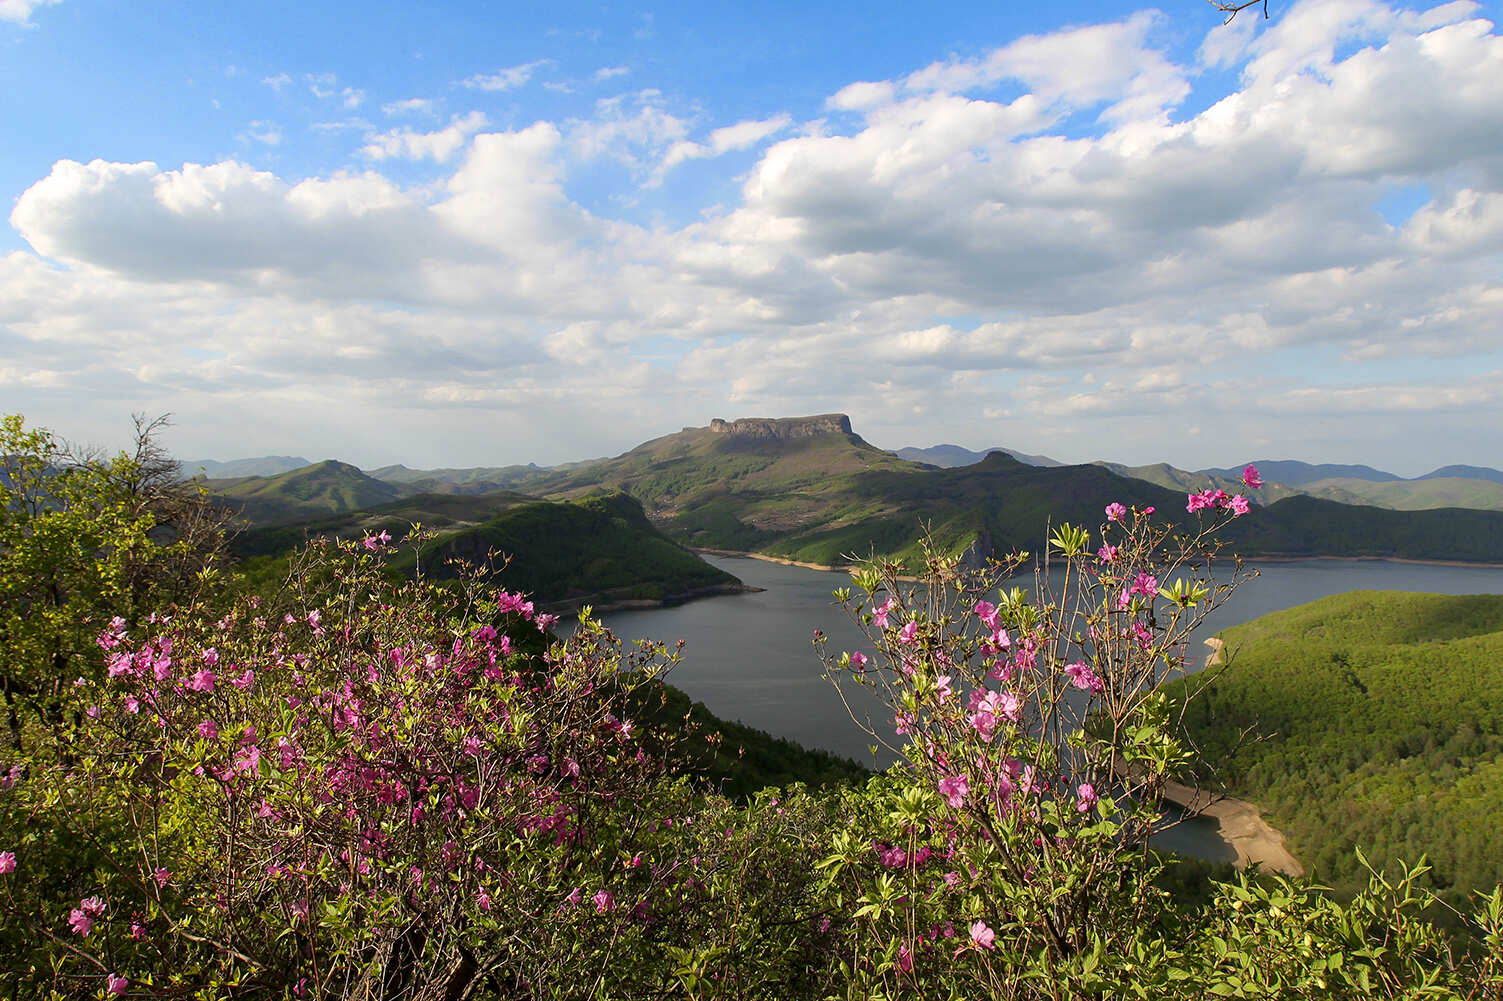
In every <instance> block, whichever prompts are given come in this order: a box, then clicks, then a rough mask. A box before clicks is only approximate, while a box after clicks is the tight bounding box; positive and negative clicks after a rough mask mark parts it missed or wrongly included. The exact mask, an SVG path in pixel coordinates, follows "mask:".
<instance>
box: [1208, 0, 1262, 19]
mask: <svg viewBox="0 0 1503 1001" xmlns="http://www.w3.org/2000/svg"><path fill="white" fill-rule="evenodd" d="M1210 3H1211V6H1212V7H1215V8H1216V9H1217V10H1219V11H1221V12H1222V13H1223V14H1225V15H1226V20H1225V21H1223V22H1221V23H1222V24H1231V23H1232V19H1233V18H1235V17H1236V16H1237V15H1238V14H1240V13H1242V12H1243V11H1244V10H1246V9H1247V8H1249V7H1256V6H1258V5H1259V4H1262V5H1263V20H1265V21H1266V20H1268V0H1246V2H1245V3H1227V2H1226V0H1210Z"/></svg>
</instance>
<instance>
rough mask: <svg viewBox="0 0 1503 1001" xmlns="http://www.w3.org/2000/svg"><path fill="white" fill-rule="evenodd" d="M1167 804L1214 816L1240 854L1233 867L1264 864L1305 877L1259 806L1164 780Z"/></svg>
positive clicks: (1220, 831) (1189, 812) (1218, 828)
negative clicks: (1264, 817)
mask: <svg viewBox="0 0 1503 1001" xmlns="http://www.w3.org/2000/svg"><path fill="white" fill-rule="evenodd" d="M1162 795H1163V797H1164V801H1165V802H1168V803H1173V804H1174V805H1175V806H1177V807H1179V808H1180V809H1181V810H1183V811H1184V812H1185V813H1186V815H1188V816H1198V817H1210V818H1212V819H1213V820H1215V821H1216V832H1217V833H1218V834H1220V835H1221V838H1222V840H1224V841H1225V842H1226V843H1227V844H1229V845H1231V846H1232V850H1233V851H1235V852H1236V853H1237V861H1236V862H1234V863H1233V864H1234V865H1235V866H1236V867H1237V868H1238V869H1246V868H1248V867H1249V866H1252V865H1261V866H1262V867H1263V868H1264V869H1265V870H1267V871H1270V872H1282V873H1284V874H1285V875H1288V876H1296V877H1297V876H1303V875H1304V874H1305V867H1304V866H1302V865H1300V862H1299V859H1297V858H1295V857H1294V855H1293V854H1291V853H1290V851H1289V849H1288V848H1287V847H1286V846H1285V845H1284V835H1283V834H1282V833H1281V832H1280V831H1279V830H1278V829H1277V828H1275V827H1273V826H1272V825H1270V824H1269V823H1268V821H1266V820H1264V819H1263V812H1262V811H1261V810H1259V809H1258V808H1257V806H1256V805H1254V804H1252V803H1249V802H1248V801H1247V800H1245V799H1236V798H1234V797H1232V796H1217V795H1215V794H1214V793H1211V792H1208V791H1206V790H1204V789H1198V788H1192V787H1190V786H1187V785H1184V784H1182V783H1179V782H1171V781H1169V780H1167V779H1166V780H1164V788H1163V792H1162Z"/></svg>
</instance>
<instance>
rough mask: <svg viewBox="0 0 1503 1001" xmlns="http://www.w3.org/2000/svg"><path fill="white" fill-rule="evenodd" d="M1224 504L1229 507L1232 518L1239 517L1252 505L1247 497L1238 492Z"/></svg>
mask: <svg viewBox="0 0 1503 1001" xmlns="http://www.w3.org/2000/svg"><path fill="white" fill-rule="evenodd" d="M1226 506H1227V507H1229V508H1231V510H1232V517H1234V518H1240V517H1242V516H1243V515H1244V514H1246V513H1247V512H1248V511H1251V510H1252V505H1250V504H1248V502H1247V498H1246V497H1243V496H1242V495H1241V494H1238V495H1237V496H1235V497H1233V498H1232V499H1231V500H1229V501H1227V503H1226Z"/></svg>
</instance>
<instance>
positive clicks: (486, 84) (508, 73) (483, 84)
mask: <svg viewBox="0 0 1503 1001" xmlns="http://www.w3.org/2000/svg"><path fill="white" fill-rule="evenodd" d="M546 65H548V60H546V59H535V60H533V61H532V62H530V63H521V64H520V65H517V66H508V67H506V68H505V69H500V70H497V71H496V72H494V73H476V74H474V75H473V76H470V77H466V78H465V81H464V85H465V86H466V87H468V88H470V89H471V90H516V89H517V88H518V87H522V86H525V85H526V84H527V81H529V80H531V79H532V75H533V74H534V73H536V72H537V70H538V68H539V67H541V66H546Z"/></svg>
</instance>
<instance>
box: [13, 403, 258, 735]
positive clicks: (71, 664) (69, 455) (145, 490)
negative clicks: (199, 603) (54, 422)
mask: <svg viewBox="0 0 1503 1001" xmlns="http://www.w3.org/2000/svg"><path fill="white" fill-rule="evenodd" d="M167 426H168V419H167V418H166V417H157V418H154V419H148V418H146V417H144V416H137V417H136V418H135V442H134V445H133V447H132V449H131V450H130V451H128V452H120V453H119V454H117V455H115V456H107V455H105V454H104V453H102V452H101V451H99V450H97V449H82V448H79V447H77V446H72V445H69V444H68V443H66V442H64V441H62V440H61V439H59V438H58V437H57V436H55V435H54V434H53V433H52V432H50V431H48V430H46V429H44V428H27V427H26V424H25V420H24V418H23V417H22V416H21V415H19V414H14V415H10V416H7V417H4V418H3V419H0V649H4V650H5V651H6V657H5V658H4V660H3V661H0V692H3V693H4V698H5V708H6V719H7V724H8V729H9V735H10V740H11V743H12V746H13V747H14V748H15V749H16V750H18V751H19V750H22V749H24V746H25V744H26V728H27V726H28V725H30V724H35V725H40V726H44V727H50V726H53V725H55V724H56V723H57V722H58V713H59V706H60V704H61V702H60V696H61V694H62V692H63V690H64V687H65V686H66V685H68V684H69V683H71V682H72V681H73V680H74V679H75V678H79V677H84V678H94V677H97V676H98V675H99V674H100V672H101V671H102V669H103V657H102V651H101V650H100V649H99V647H98V645H97V644H96V642H95V637H96V636H97V635H98V634H99V633H100V632H101V631H102V629H103V628H104V627H105V626H106V625H107V624H108V623H110V621H111V620H112V619H115V618H117V617H118V619H119V624H120V625H122V626H124V627H125V628H132V627H134V626H136V625H137V624H138V623H139V622H140V621H141V620H143V619H144V618H145V617H146V616H148V615H150V614H151V613H152V612H154V611H156V610H158V609H164V608H167V607H170V606H172V605H178V604H185V603H190V602H191V601H193V600H194V599H195V598H196V597H197V595H198V594H199V592H200V588H201V587H202V585H203V584H204V582H205V581H206V580H208V579H209V578H210V577H212V576H213V574H214V573H215V572H216V569H217V567H218V566H219V564H220V562H221V560H222V558H223V556H224V552H225V537H226V531H225V529H226V524H227V517H228V516H227V512H225V511H223V510H221V509H219V508H217V507H216V506H215V505H214V504H213V503H212V502H211V501H210V500H209V498H208V495H207V494H206V493H205V492H204V491H203V490H201V489H200V488H198V487H196V486H195V485H193V484H191V483H185V482H183V481H181V480H180V479H179V475H178V465H177V463H176V462H174V461H173V460H172V459H171V458H170V457H169V456H168V455H167V452H166V451H165V449H164V448H163V447H162V445H161V443H160V440H159V438H160V434H161V432H162V430H163V429H164V428H166V427H167Z"/></svg>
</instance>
